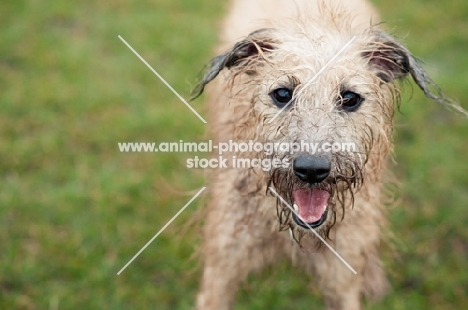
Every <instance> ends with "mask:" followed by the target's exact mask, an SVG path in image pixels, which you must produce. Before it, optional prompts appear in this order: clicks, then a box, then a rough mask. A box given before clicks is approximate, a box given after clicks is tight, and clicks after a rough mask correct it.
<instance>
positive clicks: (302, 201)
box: [267, 153, 364, 245]
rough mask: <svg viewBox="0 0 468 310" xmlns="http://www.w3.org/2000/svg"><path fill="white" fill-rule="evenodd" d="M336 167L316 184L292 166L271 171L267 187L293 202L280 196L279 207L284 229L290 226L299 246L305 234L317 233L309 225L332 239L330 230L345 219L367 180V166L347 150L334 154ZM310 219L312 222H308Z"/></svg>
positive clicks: (278, 199)
mask: <svg viewBox="0 0 468 310" xmlns="http://www.w3.org/2000/svg"><path fill="white" fill-rule="evenodd" d="M290 162H292V160H290ZM332 167H333V168H332V171H331V173H330V175H329V176H328V177H327V178H326V179H325V180H324V181H323V182H320V183H314V184H308V183H305V182H303V181H301V180H300V179H299V178H297V177H296V175H295V174H294V171H293V169H292V166H290V167H289V168H274V169H272V170H271V171H270V174H269V179H268V186H267V188H270V186H272V187H273V188H274V189H275V191H276V193H277V194H278V195H280V196H281V198H282V199H284V201H286V202H287V203H288V205H289V206H288V205H286V204H285V203H284V202H283V201H282V199H281V198H279V197H277V201H276V210H277V217H278V221H279V224H280V230H287V229H290V230H291V232H292V235H293V238H294V240H295V241H296V242H297V243H298V244H299V245H300V244H301V239H302V238H303V237H304V236H305V235H307V234H313V233H312V232H311V231H309V230H310V228H309V226H311V227H312V228H313V229H314V230H315V231H316V232H317V233H319V234H320V236H321V237H322V238H324V239H330V230H331V228H332V227H333V226H334V225H335V224H336V222H337V219H338V220H339V221H343V220H345V210H346V209H349V208H353V207H354V195H355V193H357V192H358V191H359V190H360V188H361V187H362V183H363V178H364V170H363V167H361V166H360V165H359V164H358V162H357V161H356V160H355V159H354V158H353V157H352V156H351V155H348V154H346V153H335V154H333V157H332ZM270 194H272V193H270ZM325 198H327V199H326V200H325ZM291 208H293V209H295V210H296V212H293V210H291ZM293 217H295V219H294V218H293ZM302 219H304V221H302ZM307 220H309V222H308V223H307V224H305V223H304V222H307ZM310 221H314V223H310ZM301 226H302V227H301ZM314 226H315V227H314ZM320 244H321V243H320Z"/></svg>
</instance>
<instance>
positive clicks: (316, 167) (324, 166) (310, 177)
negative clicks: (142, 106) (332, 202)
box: [293, 155, 331, 184]
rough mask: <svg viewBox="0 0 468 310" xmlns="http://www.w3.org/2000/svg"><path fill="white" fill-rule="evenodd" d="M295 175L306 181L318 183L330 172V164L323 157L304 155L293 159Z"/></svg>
mask: <svg viewBox="0 0 468 310" xmlns="http://www.w3.org/2000/svg"><path fill="white" fill-rule="evenodd" d="M293 170H294V173H295V174H296V176H297V177H298V178H299V179H301V180H302V181H304V182H307V183H310V184H312V183H320V182H322V181H323V180H325V179H326V177H327V176H328V175H329V174H330V170H331V164H330V161H329V160H328V159H327V158H325V157H317V156H311V155H304V156H299V157H296V158H295V159H294V161H293Z"/></svg>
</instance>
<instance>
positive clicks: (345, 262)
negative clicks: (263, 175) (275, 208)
mask: <svg viewBox="0 0 468 310" xmlns="http://www.w3.org/2000/svg"><path fill="white" fill-rule="evenodd" d="M268 188H269V189H270V190H271V191H272V193H273V194H275V196H276V197H278V198H279V199H280V200H281V201H282V202H283V203H284V204H285V205H286V206H287V207H288V208H289V209H291V211H292V212H293V213H294V214H295V215H296V216H297V217H298V218H300V219H301V220H302V218H301V217H300V216H299V214H298V213H297V212H296V210H294V208H292V207H291V206H290V205H289V203H287V202H286V200H284V199H283V197H281V196H280V195H279V194H278V193H277V192H276V191H275V190H274V189H273V188H272V187H268ZM302 221H303V222H304V224H306V225H307V227H309V229H310V230H311V231H312V232H313V233H314V234H315V236H317V238H319V239H320V241H322V242H323V244H325V245H326V246H327V247H328V248H329V249H330V251H332V252H333V254H335V255H336V257H338V258H339V259H340V260H341V261H342V262H343V264H345V265H346V267H348V268H349V270H351V271H352V272H353V273H354V274H357V272H356V270H354V269H353V267H351V265H350V264H348V262H347V261H345V260H344V258H343V257H341V255H340V254H338V252H336V251H335V250H334V249H333V248H332V247H331V245H329V244H328V243H327V242H326V241H325V240H324V239H323V238H322V237H321V236H320V235H319V234H318V233H317V232H316V231H315V230H314V229H313V228H312V227H310V226H309V224H307V223H306V222H305V221H304V220H302Z"/></svg>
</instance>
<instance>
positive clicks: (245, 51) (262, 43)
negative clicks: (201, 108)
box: [192, 29, 274, 100]
mask: <svg viewBox="0 0 468 310" xmlns="http://www.w3.org/2000/svg"><path fill="white" fill-rule="evenodd" d="M270 32H271V29H260V30H257V31H255V32H252V33H251V34H250V35H248V36H247V37H246V38H245V39H244V40H242V41H239V42H237V43H236V44H235V45H234V46H233V47H232V48H231V49H230V50H229V51H227V52H226V53H224V54H222V55H219V56H216V57H215V58H213V59H212V60H211V62H210V64H209V66H208V69H207V70H206V72H205V74H204V76H203V78H202V80H201V81H200V83H199V84H198V85H197V86H196V87H195V88H194V89H193V91H192V100H193V99H195V98H197V97H198V96H200V95H201V94H202V93H203V90H204V89H205V86H206V84H208V83H209V82H211V81H212V80H213V79H214V78H215V77H216V76H217V75H218V74H219V72H221V70H223V69H224V68H231V67H235V66H242V65H243V64H245V63H246V62H247V61H248V60H249V59H252V58H253V57H258V56H261V57H263V55H264V53H266V52H268V51H271V50H273V48H274V47H273V44H274V40H273V38H272V37H271V34H270Z"/></svg>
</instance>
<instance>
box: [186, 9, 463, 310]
mask: <svg viewBox="0 0 468 310" xmlns="http://www.w3.org/2000/svg"><path fill="white" fill-rule="evenodd" d="M338 2H339V1H326V2H324V3H316V2H315V1H306V0H303V1H295V2H292V1H287V0H237V1H235V2H234V3H233V6H232V8H231V11H230V14H229V16H228V17H227V19H226V21H225V23H224V24H223V30H222V33H221V38H222V42H223V44H222V47H221V49H222V50H223V51H224V52H223V53H222V54H220V56H218V57H216V58H214V59H213V60H212V62H211V65H210V67H209V69H208V71H207V73H206V75H205V76H204V78H203V80H202V82H201V83H200V85H199V86H198V88H197V89H196V90H195V95H196V96H197V95H199V94H200V93H201V92H202V91H203V89H204V87H205V85H207V84H208V83H209V82H211V81H213V82H212V83H211V85H210V89H209V108H210V113H211V120H210V124H211V125H212V128H211V129H212V132H213V136H214V140H215V141H216V142H227V141H229V140H235V141H249V140H252V141H257V142H262V143H265V144H266V143H273V144H274V143H276V144H277V145H278V144H280V143H286V144H288V143H289V144H295V145H296V146H297V145H298V144H299V145H300V144H301V143H302V144H314V145H318V146H324V145H335V144H336V143H342V144H341V145H343V143H345V142H346V143H352V144H353V145H354V148H353V149H347V150H343V149H338V148H336V149H333V151H332V152H330V151H329V152H325V151H323V150H324V148H323V149H322V152H317V151H316V150H315V151H314V152H312V151H311V150H310V149H309V150H304V149H300V150H295V151H294V152H291V150H287V151H285V150H278V149H276V150H274V151H273V152H269V153H267V152H254V151H252V150H250V151H249V152H248V153H242V154H241V153H240V152H236V151H235V150H234V151H233V152H231V153H230V154H228V155H229V156H237V157H246V158H249V159H253V158H257V159H259V160H262V161H263V160H265V159H268V160H269V161H267V162H268V163H270V164H271V163H273V162H275V160H276V163H281V165H279V166H278V165H276V166H274V167H270V168H271V169H263V168H265V167H262V168H258V167H251V168H244V169H240V168H233V167H231V168H228V169H215V170H214V171H213V174H212V175H211V180H210V181H211V185H210V187H209V188H210V190H211V199H210V203H209V206H208V209H207V210H208V213H207V217H206V226H205V241H204V245H203V249H202V253H203V255H204V272H203V279H202V283H201V289H200V292H199V295H198V299H197V308H198V309H199V310H205V309H209V310H225V309H232V307H233V304H234V300H235V294H236V291H237V290H238V287H239V284H240V283H241V282H242V281H244V280H245V279H246V278H247V275H248V274H249V273H250V272H253V271H260V270H261V269H262V268H263V267H265V266H267V265H270V264H273V263H276V262H278V261H279V260H281V259H283V258H291V257H292V258H293V260H294V263H295V264H296V265H297V266H298V267H300V268H302V269H303V270H304V271H305V272H306V273H307V274H309V275H310V276H311V278H312V279H313V281H314V282H316V283H317V284H318V285H319V287H320V288H321V290H322V292H323V297H324V298H325V303H326V306H327V309H350V310H351V309H353V310H354V309H360V308H361V300H360V299H361V296H362V295H366V296H369V297H374V298H376V297H380V296H382V295H383V294H384V293H385V291H386V289H387V281H386V278H385V276H384V272H383V271H382V269H381V267H380V260H379V256H378V252H379V249H378V247H379V241H380V238H381V233H380V230H381V228H383V227H385V214H383V212H382V211H383V210H382V207H381V199H382V198H381V188H382V177H383V174H384V171H385V168H386V161H387V156H388V155H389V154H390V153H391V151H392V147H393V145H392V130H393V114H394V106H395V102H396V101H398V98H399V90H398V88H397V86H396V85H395V81H396V80H397V79H401V78H405V77H409V76H411V77H412V78H413V80H414V81H415V82H416V84H417V85H418V86H419V87H420V88H421V89H422V91H423V92H424V93H425V94H426V96H427V97H429V98H431V99H433V100H436V101H438V102H440V103H443V104H445V105H448V106H452V107H454V108H456V109H459V108H457V106H456V105H454V104H453V103H451V102H450V101H449V100H447V99H445V98H443V97H442V96H441V94H440V91H439V89H438V88H437V86H436V85H435V84H434V83H433V82H432V81H431V79H430V78H429V77H428V75H427V74H426V72H425V71H424V70H423V69H422V67H421V66H420V65H419V64H418V62H417V61H416V60H415V59H414V58H413V56H412V55H411V54H410V52H409V51H408V50H407V49H406V48H405V47H403V46H402V45H401V44H400V43H398V42H397V41H395V40H394V39H393V38H392V37H391V36H390V35H388V34H387V33H385V32H384V31H382V30H379V29H378V28H377V27H374V26H372V23H375V22H376V21H377V20H378V17H377V15H376V14H375V13H373V12H374V11H373V9H372V7H371V6H370V5H369V4H368V3H366V2H363V1H358V0H355V1H346V2H345V1H343V3H338ZM325 3H326V4H325ZM431 89H432V90H434V91H435V93H434V91H431ZM337 145H340V144H337ZM265 170H268V171H266V172H265ZM291 208H293V209H295V211H294V212H293V210H292V209H291ZM311 229H313V230H315V232H316V233H318V234H319V235H320V236H321V237H322V238H323V239H324V241H326V242H327V244H329V245H330V246H331V247H332V248H333V249H334V250H336V251H337V253H338V254H339V255H340V256H341V257H342V258H343V260H344V261H345V262H346V263H345V262H344V261H342V260H341V259H339V257H338V256H337V255H335V253H334V252H333V251H332V250H330V249H329V248H327V246H325V245H324V243H323V241H321V240H320V239H319V238H318V237H317V236H316V235H315V234H314V233H313V232H312V231H311ZM288 230H289V231H290V232H291V235H290V233H289V232H288ZM291 237H292V238H291ZM291 240H294V241H293V242H291ZM347 264H348V265H347ZM350 267H351V268H350ZM354 271H355V272H356V274H355V273H354Z"/></svg>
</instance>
